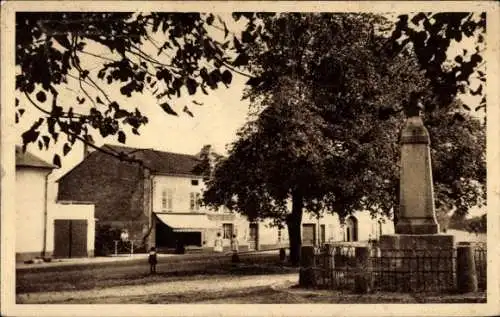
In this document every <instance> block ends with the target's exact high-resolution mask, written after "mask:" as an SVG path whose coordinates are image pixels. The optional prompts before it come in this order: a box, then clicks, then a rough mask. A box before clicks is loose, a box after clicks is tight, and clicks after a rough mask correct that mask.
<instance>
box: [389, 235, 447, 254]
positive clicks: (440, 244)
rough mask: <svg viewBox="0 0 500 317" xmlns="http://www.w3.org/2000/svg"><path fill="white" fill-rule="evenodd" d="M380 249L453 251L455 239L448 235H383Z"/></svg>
mask: <svg viewBox="0 0 500 317" xmlns="http://www.w3.org/2000/svg"><path fill="white" fill-rule="evenodd" d="M379 246H380V249H391V250H432V249H441V250H443V249H444V250H452V249H453V248H454V246H455V237H454V236H453V235H446V234H391V235H382V236H380V240H379Z"/></svg>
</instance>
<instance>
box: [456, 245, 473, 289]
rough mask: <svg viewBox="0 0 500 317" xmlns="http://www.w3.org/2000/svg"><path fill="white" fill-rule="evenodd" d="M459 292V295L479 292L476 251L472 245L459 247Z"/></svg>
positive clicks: (457, 270)
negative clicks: (475, 259)
mask: <svg viewBox="0 0 500 317" xmlns="http://www.w3.org/2000/svg"><path fill="white" fill-rule="evenodd" d="M456 263H457V269H456V272H457V290H458V292H459V293H468V292H477V291H478V285H477V273H476V263H475V261H474V249H473V248H472V246H471V245H470V243H467V244H466V243H463V242H462V243H460V244H459V245H458V246H457V262H456Z"/></svg>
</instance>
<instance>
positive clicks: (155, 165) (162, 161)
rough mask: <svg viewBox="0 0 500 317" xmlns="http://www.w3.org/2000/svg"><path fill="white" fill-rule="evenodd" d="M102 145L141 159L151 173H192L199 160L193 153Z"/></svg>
mask: <svg viewBox="0 0 500 317" xmlns="http://www.w3.org/2000/svg"><path fill="white" fill-rule="evenodd" d="M103 147H105V148H108V149H110V150H111V151H113V152H117V153H124V154H127V155H129V156H131V157H133V158H135V159H137V160H140V161H142V163H143V164H144V166H145V167H147V168H148V169H150V170H151V171H152V172H153V173H159V174H181V175H194V174H195V172H194V168H195V167H196V165H198V164H199V162H200V160H199V158H198V157H197V156H195V155H189V154H180V153H172V152H164V151H157V150H154V149H141V148H132V147H126V146H119V145H109V144H106V145H104V146H103Z"/></svg>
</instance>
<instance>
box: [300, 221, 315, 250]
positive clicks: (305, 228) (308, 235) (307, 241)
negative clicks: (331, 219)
mask: <svg viewBox="0 0 500 317" xmlns="http://www.w3.org/2000/svg"><path fill="white" fill-rule="evenodd" d="M302 244H303V245H316V225H315V224H313V223H307V224H303V225H302Z"/></svg>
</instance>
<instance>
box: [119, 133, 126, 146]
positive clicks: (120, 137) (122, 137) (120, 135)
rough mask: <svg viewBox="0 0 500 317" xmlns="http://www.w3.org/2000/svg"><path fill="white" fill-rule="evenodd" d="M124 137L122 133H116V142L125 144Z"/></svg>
mask: <svg viewBox="0 0 500 317" xmlns="http://www.w3.org/2000/svg"><path fill="white" fill-rule="evenodd" d="M125 140H126V136H125V133H124V132H123V131H118V142H120V143H125Z"/></svg>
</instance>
